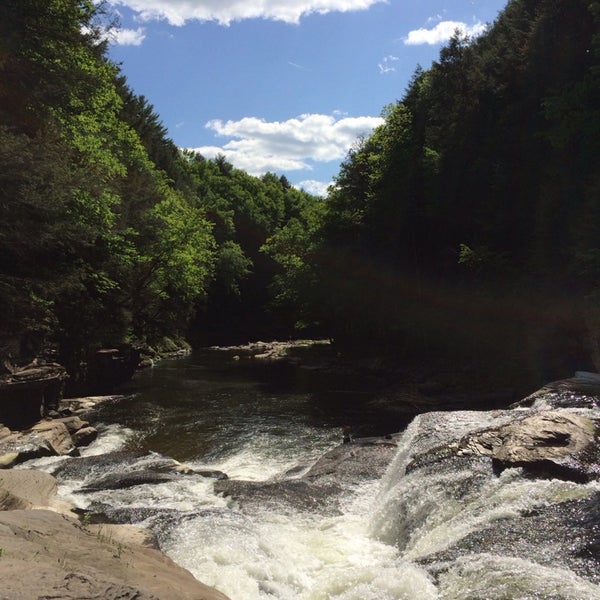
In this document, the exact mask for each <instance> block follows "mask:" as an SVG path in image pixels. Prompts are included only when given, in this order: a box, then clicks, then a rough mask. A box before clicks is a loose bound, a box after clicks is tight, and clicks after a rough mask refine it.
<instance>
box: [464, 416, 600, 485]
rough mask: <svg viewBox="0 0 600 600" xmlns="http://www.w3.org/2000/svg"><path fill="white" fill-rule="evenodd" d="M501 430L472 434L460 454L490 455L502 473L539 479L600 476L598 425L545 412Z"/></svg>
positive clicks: (519, 420)
mask: <svg viewBox="0 0 600 600" xmlns="http://www.w3.org/2000/svg"><path fill="white" fill-rule="evenodd" d="M515 417H516V420H515V422H513V423H509V424H507V425H504V426H502V427H500V428H499V429H493V430H487V431H483V432H479V433H476V434H474V435H469V436H467V437H465V438H463V439H462V440H461V441H460V442H459V444H458V450H457V451H458V453H459V454H468V453H473V454H479V455H484V456H490V457H491V458H492V460H493V464H494V467H495V469H496V470H497V471H498V472H499V471H502V470H504V469H507V468H510V467H523V468H524V469H525V470H526V471H527V472H528V473H530V474H532V475H538V476H540V475H541V476H549V477H557V478H564V479H568V480H572V481H578V482H585V481H590V480H592V479H598V478H599V477H600V469H599V466H598V458H599V449H598V448H597V446H596V444H595V435H596V430H597V425H596V423H595V422H594V421H593V420H592V419H590V418H587V417H584V416H581V415H578V414H575V413H572V412H568V411H567V410H566V409H565V410H562V411H544V412H540V413H536V414H533V415H530V416H526V417H525V418H519V414H518V413H517V414H516V415H515Z"/></svg>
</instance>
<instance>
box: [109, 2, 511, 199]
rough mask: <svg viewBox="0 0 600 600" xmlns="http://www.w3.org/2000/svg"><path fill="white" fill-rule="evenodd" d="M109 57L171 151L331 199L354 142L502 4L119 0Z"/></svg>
mask: <svg viewBox="0 0 600 600" xmlns="http://www.w3.org/2000/svg"><path fill="white" fill-rule="evenodd" d="M111 4H112V9H113V10H114V11H115V12H116V13H117V15H118V18H119V28H118V29H116V30H114V31H113V32H112V33H111V46H110V56H111V58H112V59H113V60H114V61H115V62H117V63H119V64H120V65H121V68H122V72H123V73H124V74H125V76H126V77H127V80H128V82H129V85H130V87H132V88H133V90H134V91H135V92H136V93H137V94H140V95H144V96H145V97H146V98H147V99H148V101H149V102H150V103H151V104H152V105H153V106H154V108H155V110H156V112H157V113H158V114H159V115H160V117H161V120H162V122H163V124H164V125H165V126H166V127H167V129H168V131H169V135H170V137H171V138H172V139H173V141H174V142H175V143H176V144H177V145H179V146H181V147H185V148H192V149H197V150H198V151H199V152H200V153H202V154H203V155H204V156H206V157H207V158H212V157H214V156H215V155H216V154H217V153H221V154H224V155H225V156H226V157H227V158H228V160H229V161H230V162H232V163H233V164H234V165H235V166H236V167H238V168H241V169H244V170H246V171H248V172H249V173H252V174H256V175H260V174H262V173H264V172H266V171H271V172H275V173H277V174H278V175H285V176H286V177H287V178H288V179H289V180H290V181H291V182H292V183H293V184H294V185H296V186H298V187H302V188H304V189H306V190H307V191H310V192H313V193H324V191H325V189H326V187H327V185H328V184H330V183H331V181H332V178H333V177H334V176H335V175H336V174H337V173H338V170H339V164H340V162H341V160H343V159H344V157H345V156H346V153H347V152H348V150H349V148H350V147H351V145H352V144H353V143H354V142H355V140H356V139H357V137H358V136H360V135H368V134H369V132H370V131H371V130H372V128H373V127H375V126H376V125H378V124H379V123H380V122H381V118H380V115H381V111H382V109H383V108H384V107H385V106H386V105H387V104H389V103H392V102H395V101H397V100H399V99H401V98H402V96H403V94H404V91H405V90H406V86H407V84H408V82H409V80H410V78H411V76H412V74H413V72H414V70H415V68H416V66H417V65H418V64H420V65H421V66H422V67H424V68H428V67H429V66H430V65H431V62H432V61H433V60H436V59H437V57H438V53H439V50H440V47H441V46H442V44H443V43H444V42H445V41H446V40H447V39H448V38H449V37H450V35H451V34H452V32H453V31H454V30H455V29H456V28H457V27H459V28H461V29H462V30H463V31H466V32H468V33H470V34H472V35H478V34H479V33H481V32H482V31H483V29H484V27H485V25H486V23H488V24H489V23H491V22H493V21H494V19H495V18H496V16H497V15H498V12H499V11H500V10H502V9H503V8H504V6H505V5H506V0H387V1H385V0H256V1H254V0H112V2H111Z"/></svg>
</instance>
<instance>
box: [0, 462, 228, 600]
mask: <svg viewBox="0 0 600 600" xmlns="http://www.w3.org/2000/svg"><path fill="white" fill-rule="evenodd" d="M55 491H56V480H55V479H54V477H52V476H51V475H49V474H47V473H42V472H39V471H35V470H27V469H19V470H8V471H0V509H2V510H1V511H0V548H1V549H2V553H1V560H0V580H1V581H2V593H1V595H2V597H3V598H10V599H11V600H31V599H33V598H38V599H42V598H48V599H49V598H60V599H61V600H84V599H86V600H87V599H91V598H102V599H103V600H104V599H105V600H117V599H119V600H134V599H135V600H173V599H175V598H176V599H177V600H228V599H227V597H226V596H225V595H223V594H221V593H220V592H218V591H216V590H214V589H212V588H210V587H208V586H205V585H204V584H202V583H200V582H199V581H198V580H196V579H195V578H194V577H193V576H192V574H191V573H190V572H189V571H187V570H185V569H183V568H181V567H179V566H178V565H176V564H175V563H174V562H173V561H172V560H170V559H169V558H168V557H166V556H165V555H164V554H162V553H161V552H159V551H158V550H156V549H154V548H152V547H150V545H151V544H152V541H151V540H150V539H149V536H148V535H147V534H146V533H145V532H144V530H143V529H140V528H136V527H132V526H115V525H89V526H85V525H83V524H82V523H80V522H79V521H78V520H76V519H75V518H73V517H71V516H68V515H66V514H61V512H58V511H61V510H65V509H66V508H67V507H66V506H60V505H58V504H57V503H56V502H55V500H54V493H55ZM43 507H49V508H50V509H48V508H43ZM31 509H37V510H31Z"/></svg>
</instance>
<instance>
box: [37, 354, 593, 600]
mask: <svg viewBox="0 0 600 600" xmlns="http://www.w3.org/2000/svg"><path fill="white" fill-rule="evenodd" d="M182 366H185V365H184V364H182ZM177 368H178V366H177V365H169V369H171V370H172V371H173V372H172V373H171V375H172V376H173V379H172V380H169V382H170V383H168V382H166V381H165V380H163V379H159V381H160V382H161V384H162V385H163V386H164V385H166V384H167V383H168V385H169V386H171V387H170V389H171V390H172V392H173V393H174V394H177V393H180V394H182V395H183V396H185V393H184V391H183V390H187V391H188V392H189V390H190V389H191V388H192V387H193V386H191V384H190V381H192V380H193V379H194V378H190V377H189V373H188V377H187V378H186V377H184V376H182V373H181V372H179V373H178V372H177ZM156 373H158V374H159V375H160V371H159V370H157V371H156ZM159 375H155V377H158V376H159ZM195 378H196V379H202V377H200V378H198V377H197V375H196V376H195ZM182 379H183V380H184V382H183V383H182ZM175 381H179V384H178V385H179V388H177V385H176V384H175V383H174V382H175ZM202 385H204V384H202ZM219 385H220V386H221V387H219V386H217V387H219V390H220V391H219V393H218V394H217V396H218V398H217V400H215V402H214V403H213V402H212V400H211V398H210V393H208V391H207V389H206V388H204V387H203V389H202V393H203V394H204V395H203V403H202V405H201V410H199V411H198V412H201V413H202V419H205V420H206V413H207V412H208V413H210V418H209V419H208V422H210V427H212V428H213V429H214V428H215V427H217V428H218V432H217V433H215V431H213V430H212V429H211V432H210V436H211V439H213V440H216V441H215V442H214V443H213V446H212V447H211V448H209V449H208V451H203V452H204V453H203V454H202V455H201V456H200V454H201V453H200V452H194V451H193V450H189V448H188V449H187V450H186V451H185V452H183V451H182V452H180V454H182V455H184V457H185V458H186V460H185V462H186V464H187V465H188V466H189V467H191V468H192V469H195V470H201V469H206V468H210V469H214V470H219V471H223V472H225V473H227V474H228V475H229V477H230V478H231V479H241V480H249V481H254V482H257V484H260V482H281V481H286V480H287V479H294V480H298V481H299V480H302V478H303V476H304V474H305V473H306V471H307V469H308V467H309V466H310V465H311V464H312V463H314V462H315V460H317V458H318V457H319V456H320V455H321V454H323V453H324V452H326V451H327V450H328V449H332V448H334V447H335V446H337V445H338V443H339V441H340V439H339V431H338V430H337V429H333V428H332V427H323V426H318V425H316V424H315V423H313V422H311V420H310V419H308V420H307V419H306V418H304V417H299V416H298V415H299V414H300V413H301V412H302V410H304V409H303V408H302V407H301V406H304V402H305V401H306V398H307V396H306V394H297V395H288V396H287V397H284V398H283V399H282V398H280V397H276V395H274V394H272V393H269V394H268V395H266V396H265V395H262V396H261V397H258V396H256V395H255V392H256V389H255V387H254V386H250V388H248V387H243V389H242V394H241V396H243V400H240V398H235V399H232V401H231V403H232V406H234V407H235V410H230V408H228V404H227V402H225V401H224V398H225V397H226V396H227V394H225V395H224V394H223V389H222V386H223V384H219ZM227 386H228V390H229V391H228V394H229V392H230V391H231V381H230V380H228V384H227ZM186 393H187V392H186ZM138 402H140V403H141V404H138V405H137V409H138V411H140V410H141V411H142V412H143V411H144V410H145V411H146V414H147V419H148V422H149V423H150V422H152V423H153V425H152V426H151V427H150V426H149V425H146V426H145V428H146V430H147V431H150V430H151V431H152V432H153V433H152V436H156V435H157V433H156V432H157V430H158V429H157V424H158V423H164V422H165V414H166V412H167V411H168V412H169V414H172V411H173V410H176V408H175V409H174V407H173V405H172V404H170V405H169V406H166V405H165V407H163V408H164V411H165V413H164V414H163V413H162V412H161V410H162V409H159V408H157V407H159V405H160V402H157V401H152V399H151V397H148V396H146V397H143V398H141V399H140V400H138ZM170 402H175V404H176V405H177V402H176V401H175V400H171V401H170ZM244 402H246V408H247V407H248V405H247V404H248V403H249V402H250V403H251V404H252V407H251V408H252V410H247V411H246V408H244V406H245V405H244ZM290 404H293V405H294V406H295V408H294V411H293V414H292V413H290V412H289V406H290ZM284 405H285V407H287V408H284ZM178 406H179V405H178ZM180 406H181V407H183V408H182V410H183V412H184V413H185V420H184V425H185V431H184V433H183V434H181V436H182V437H185V435H187V433H186V432H188V431H189V429H190V427H191V426H192V425H193V424H194V422H196V424H197V421H198V420H200V418H201V417H200V416H198V415H197V414H195V413H194V411H193V410H191V408H190V406H191V405H190V404H189V402H188V401H186V400H185V398H184V399H183V400H182V401H181V404H180ZM140 407H142V408H140ZM144 407H145V408H144ZM261 407H262V408H261ZM265 407H266V408H265ZM113 409H114V410H117V411H118V410H120V409H118V407H113ZM128 410H129V411H131V407H129V409H128ZM261 410H262V412H261ZM282 413H283V416H281V415H282ZM510 413H511V411H493V412H469V411H461V412H453V413H429V414H428V415H422V416H419V417H417V418H416V419H415V420H414V421H413V422H412V423H411V424H410V425H409V426H408V427H407V429H406V430H405V431H404V433H403V434H402V435H401V436H399V437H398V438H397V439H396V442H397V449H396V451H395V452H396V454H395V457H394V459H393V460H392V461H391V463H390V465H389V468H388V469H387V471H386V473H385V475H384V476H383V478H381V479H379V478H362V479H360V480H357V481H343V482H338V483H339V488H340V489H339V498H338V499H337V503H336V504H335V506H333V505H330V504H329V503H328V502H329V500H328V498H326V497H324V498H323V500H322V505H320V506H319V505H317V506H314V505H311V506H310V507H309V508H305V507H303V506H296V505H294V504H293V503H290V502H289V501H284V499H283V498H282V499H281V501H279V499H278V498H277V496H275V497H274V498H269V501H268V502H260V501H247V502H245V501H244V500H243V499H242V500H241V501H238V500H237V499H236V500H232V499H231V498H228V497H224V496H223V495H221V494H216V493H215V481H214V480H213V479H210V478H206V477H198V476H185V477H180V478H177V479H174V480H173V481H166V482H163V483H158V484H153V485H148V484H144V485H135V486H131V487H127V488H124V489H103V490H96V491H88V492H85V493H84V492H82V489H84V488H85V486H86V485H88V484H89V483H90V482H93V481H94V480H97V479H98V477H99V476H101V475H104V474H106V473H107V472H109V473H110V472H111V471H119V472H123V471H128V470H129V471H139V470H143V469H145V468H147V467H148V465H149V464H150V463H152V462H153V461H155V460H156V461H158V462H160V461H161V460H164V459H162V457H160V456H154V455H152V454H151V455H147V454H143V455H142V456H133V457H132V456H127V455H123V457H120V455H116V456H117V458H116V459H115V461H114V462H112V463H107V464H103V463H102V464H101V463H97V464H96V466H94V467H93V468H88V469H87V471H85V472H84V473H83V475H82V472H69V471H68V470H67V469H66V470H64V471H63V473H62V475H58V477H59V480H60V485H61V494H62V495H63V496H64V497H66V498H67V499H69V500H70V501H72V502H74V503H75V504H76V505H77V506H79V507H80V508H81V509H83V510H90V511H91V510H94V509H95V507H96V508H97V507H104V508H105V509H106V507H112V513H111V514H112V515H113V516H114V515H121V517H123V520H130V521H134V522H139V523H141V524H143V525H145V526H147V527H149V528H150V529H152V530H153V531H154V532H155V533H156V535H157V537H158V539H159V542H160V546H161V548H162V549H163V550H164V551H165V552H166V553H167V554H168V555H170V556H171V557H172V558H173V559H174V560H175V561H176V562H178V563H179V564H180V565H182V566H184V567H185V568H187V569H189V570H190V571H191V572H192V573H193V574H194V575H195V576H196V577H197V578H198V579H200V580H201V581H203V582H205V583H207V584H209V585H212V586H215V587H216V588H218V589H219V590H221V591H223V592H224V593H225V594H227V595H228V596H229V597H230V598H231V599H232V600H258V599H260V600H266V599H270V600H273V599H279V600H329V599H331V600H334V599H338V600H402V599H406V600H430V599H431V600H433V599H438V600H446V599H447V600H469V599H471V600H483V599H486V600H496V599H497V600H507V599H511V600H517V599H522V600H525V599H534V598H537V599H549V600H555V599H569V600H593V599H600V588H599V587H598V586H597V585H596V584H595V583H593V581H594V577H593V576H591V577H590V578H588V579H585V578H583V577H581V576H580V575H577V574H576V572H575V571H574V570H572V569H571V568H569V566H565V567H564V568H557V567H556V561H554V563H553V561H552V557H553V552H554V550H553V547H554V546H553V544H555V542H556V540H553V539H550V540H545V538H544V535H543V531H542V534H540V535H537V537H536V536H535V535H533V537H532V538H531V539H534V540H537V541H536V543H535V545H536V547H535V548H534V547H533V546H534V544H533V542H528V543H530V544H531V547H529V546H527V544H526V542H523V544H524V545H523V548H520V547H519V549H520V551H521V550H522V554H521V555H519V556H516V555H515V552H513V551H512V549H511V548H504V549H502V543H503V539H500V538H502V536H504V535H505V534H504V533H502V532H503V531H504V530H503V529H502V528H501V527H499V526H500V525H502V526H504V525H506V524H507V523H508V524H511V523H513V522H514V523H516V525H514V526H512V529H511V530H510V531H512V535H514V536H516V537H515V539H519V540H520V539H521V538H523V539H525V537H526V536H525V537H523V536H521V537H519V531H518V527H520V526H521V524H520V521H519V519H520V517H521V516H522V515H524V514H537V513H536V511H539V516H538V517H536V518H537V519H538V521H536V523H538V525H539V523H545V522H548V523H553V522H554V521H552V518H551V517H552V514H554V513H552V514H551V510H550V508H549V507H553V506H556V505H564V506H571V505H572V504H573V503H575V504H576V503H577V502H578V501H582V502H584V501H587V500H586V499H591V498H592V499H593V498H594V497H595V495H596V494H600V486H599V485H598V484H597V483H587V484H576V483H572V482H568V481H559V480H556V479H530V478H526V477H524V476H523V473H522V472H521V470H520V469H507V470H505V471H504V472H503V473H501V474H500V475H496V474H494V473H492V472H491V467H490V465H489V464H488V463H489V461H485V460H471V459H469V460H467V459H465V460H459V461H457V462H453V463H452V464H450V463H444V462H443V461H441V462H438V463H429V462H427V460H423V461H422V465H421V466H420V467H418V468H415V466H414V465H415V464H417V463H415V458H417V457H425V458H426V457H427V456H428V455H429V454H428V453H430V452H431V451H432V450H434V449H435V448H439V447H440V446H443V445H445V444H449V443H451V442H452V441H453V440H457V439H459V438H460V437H462V436H463V435H465V434H466V433H468V432H471V431H474V430H479V429H483V428H486V427H490V426H498V425H499V424H502V423H505V422H508V421H509V420H510V418H511V416H510ZM228 415H229V416H228ZM104 416H105V417H106V414H105V415H104ZM123 416H124V413H121V414H117V415H116V417H114V415H113V417H114V418H115V420H117V419H118V420H121V422H123V421H124V419H123ZM182 419H183V417H182ZM154 420H156V422H154ZM219 420H220V421H219ZM125 425H126V426H125V427H124V426H119V425H115V424H113V425H107V426H106V429H105V430H104V431H103V434H102V435H101V436H100V439H99V440H98V441H97V442H96V443H95V444H93V445H92V446H90V447H89V448H88V449H86V450H85V451H84V452H83V454H84V456H85V455H87V456H92V455H94V454H99V453H101V452H107V451H108V450H118V449H121V448H131V447H136V446H139V438H140V428H139V423H125ZM227 432H229V433H227ZM161 435H164V436H165V438H168V437H169V436H167V435H166V433H165V432H162V433H161ZM219 437H221V438H222V439H221V440H220V441H221V442H222V444H221V447H220V448H219V444H218V441H219ZM145 439H146V440H147V439H148V436H147V437H146V438H145ZM171 443H172V441H169V444H171ZM197 443H198V444H199V446H202V447H203V448H204V446H205V445H206V440H204V441H198V442H197ZM188 445H189V444H188ZM186 447H187V446H186ZM194 454H196V457H194ZM177 458H180V456H179V455H177ZM54 462H56V461H54ZM39 464H41V463H38V466H39ZM419 464H420V463H419ZM45 465H46V466H45V468H47V470H50V471H53V470H55V468H56V465H55V464H53V461H49V460H47V461H46V462H45ZM295 465H300V467H299V468H296V469H293V470H291V471H290V468H291V467H294V466H295ZM409 466H410V469H409ZM599 497H600V496H599ZM549 511H550V512H549ZM544 519H547V521H545V520H544ZM541 529H543V528H541ZM556 531H558V529H556ZM496 532H498V533H497V534H496ZM549 535H552V531H550V532H549ZM557 535H558V534H557ZM508 537H510V536H508ZM508 537H507V539H508ZM505 545H506V544H505ZM514 545H518V544H513V546H514ZM511 552H512V553H511ZM546 559H547V560H546ZM544 561H546V562H544Z"/></svg>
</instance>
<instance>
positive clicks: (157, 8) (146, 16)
mask: <svg viewBox="0 0 600 600" xmlns="http://www.w3.org/2000/svg"><path fill="white" fill-rule="evenodd" d="M385 1H386V0H260V1H251V0H111V3H112V4H114V5H123V6H127V7H129V8H130V9H132V10H133V11H135V12H137V13H138V15H139V17H140V18H141V19H143V20H150V19H163V20H166V21H168V22H169V23H170V24H171V25H177V26H179V25H184V24H185V23H186V21H191V20H197V21H216V22H218V23H220V24H221V25H229V24H230V23H231V22H232V21H242V20H244V19H270V20H274V21H284V22H286V23H298V22H299V21H300V19H301V18H302V17H303V16H306V15H310V14H312V13H319V14H325V13H329V12H348V11H355V10H365V9H368V8H369V7H371V6H372V5H374V4H377V3H379V2H385Z"/></svg>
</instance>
